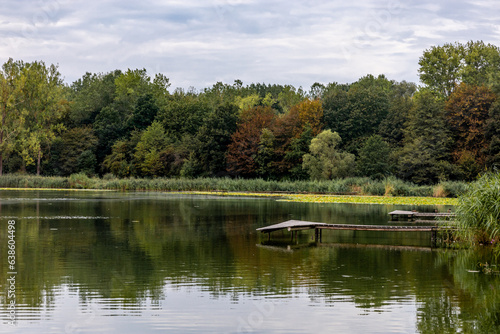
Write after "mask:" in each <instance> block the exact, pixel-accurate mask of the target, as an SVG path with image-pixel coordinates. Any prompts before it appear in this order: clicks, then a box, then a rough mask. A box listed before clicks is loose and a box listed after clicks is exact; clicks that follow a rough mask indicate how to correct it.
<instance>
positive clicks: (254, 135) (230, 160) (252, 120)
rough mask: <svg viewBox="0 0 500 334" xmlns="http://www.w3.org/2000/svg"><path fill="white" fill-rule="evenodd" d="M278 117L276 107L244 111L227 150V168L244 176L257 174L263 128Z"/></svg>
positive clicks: (258, 107) (254, 108) (267, 126)
mask: <svg viewBox="0 0 500 334" xmlns="http://www.w3.org/2000/svg"><path fill="white" fill-rule="evenodd" d="M275 119H276V114H275V112H274V109H272V108H271V107H262V106H257V107H253V108H251V109H248V110H245V111H243V113H242V114H241V116H240V124H239V125H238V130H236V132H235V133H234V134H233V136H232V140H231V144H229V147H228V152H227V164H228V167H227V170H228V171H229V172H230V173H232V174H234V175H240V176H244V177H253V176H255V175H256V171H257V167H258V166H257V163H256V161H255V157H256V156H257V153H258V150H259V142H260V135H261V132H262V129H264V128H269V127H270V126H271V125H272V123H273V122H274V121H275Z"/></svg>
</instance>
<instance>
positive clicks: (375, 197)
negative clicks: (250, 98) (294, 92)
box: [0, 174, 467, 204]
mask: <svg viewBox="0 0 500 334" xmlns="http://www.w3.org/2000/svg"><path fill="white" fill-rule="evenodd" d="M466 187H467V184H466V183H464V182H451V181H446V182H440V183H439V184H437V185H433V186H430V185H415V184H412V183H408V182H403V181H401V180H398V179H396V178H393V177H389V178H386V179H382V180H372V179H370V178H366V177H353V178H345V179H338V180H327V181H273V180H263V179H250V180H247V179H230V178H196V179H188V178H175V179H173V178H154V179H137V178H127V179H118V178H115V177H112V176H105V177H103V178H98V177H87V176H86V175H84V174H75V175H71V176H69V177H45V176H33V175H20V174H14V175H3V176H0V188H15V189H24V188H41V189H94V190H117V191H174V192H179V191H183V192H185V191H189V192H200V191H201V192H218V193H224V192H227V193H233V194H235V193H259V194H261V195H262V196H267V195H269V196H276V195H282V196H285V195H286V197H287V199H289V200H293V201H308V202H325V201H326V202H335V203H339V202H341V203H359V202H363V203H386V204H407V203H409V202H408V201H410V202H412V203H413V201H414V199H407V200H404V201H405V202H404V203H403V202H401V201H403V199H400V197H419V198H420V197H426V198H429V199H427V200H426V201H430V203H429V204H441V201H444V202H445V204H454V203H455V200H453V199H452V200H451V202H450V200H449V198H456V197H457V196H458V195H460V194H461V193H463V192H464V191H465V189H466ZM304 194H305V196H304ZM235 195H236V194H235ZM353 195H355V196H353ZM362 196H371V198H370V199H369V200H368V201H367V200H365V199H360V198H363V197H362ZM431 198H433V199H431ZM434 198H439V199H440V200H437V202H436V200H434ZM441 199H444V200H441ZM346 201H347V202H346ZM426 201H423V200H419V202H421V203H423V204H425V202H426ZM395 202H397V203H395Z"/></svg>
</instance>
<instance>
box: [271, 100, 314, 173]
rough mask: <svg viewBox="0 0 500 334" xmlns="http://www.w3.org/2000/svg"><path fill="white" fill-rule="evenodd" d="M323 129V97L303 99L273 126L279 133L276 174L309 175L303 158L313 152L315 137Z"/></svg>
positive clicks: (277, 138)
mask: <svg viewBox="0 0 500 334" xmlns="http://www.w3.org/2000/svg"><path fill="white" fill-rule="evenodd" d="M322 129H323V107H322V104H321V101H320V100H309V99H306V100H303V101H302V102H300V103H298V104H296V105H295V106H293V107H292V108H291V109H290V112H288V113H287V114H285V115H283V116H281V117H280V118H279V119H278V121H277V122H276V123H275V126H274V128H273V129H272V131H273V133H274V135H275V138H276V140H275V147H276V148H275V156H276V161H275V162H274V163H273V166H274V169H275V174H276V175H278V176H279V177H288V178H291V179H302V178H307V177H308V175H307V172H306V171H304V170H303V169H302V157H303V156H304V154H306V153H308V152H309V144H310V143H311V140H312V138H314V137H315V136H317V135H318V134H319V133H320V132H321V130H322Z"/></svg>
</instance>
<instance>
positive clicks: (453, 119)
mask: <svg viewBox="0 0 500 334" xmlns="http://www.w3.org/2000/svg"><path fill="white" fill-rule="evenodd" d="M495 100H496V96H495V94H494V93H493V92H492V91H491V90H490V89H489V88H487V87H485V86H471V85H467V84H465V83H462V84H460V85H458V86H457V87H456V89H455V90H454V91H453V93H452V94H451V95H450V98H449V99H448V101H447V102H446V107H445V108H446V118H447V120H448V124H449V126H450V128H451V130H452V133H453V134H454V140H455V145H454V149H453V152H452V154H453V157H454V159H455V161H456V162H457V163H458V164H459V165H463V164H470V163H471V162H475V163H476V164H478V165H479V166H483V165H484V162H485V159H486V157H485V154H484V149H485V148H486V147H487V142H486V138H485V130H486V128H485V125H486V121H487V120H488V115H489V110H490V107H491V105H492V104H493V102H494V101H495Z"/></svg>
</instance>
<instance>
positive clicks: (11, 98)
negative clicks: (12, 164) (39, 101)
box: [0, 58, 26, 175]
mask: <svg viewBox="0 0 500 334" xmlns="http://www.w3.org/2000/svg"><path fill="white" fill-rule="evenodd" d="M23 66H24V64H23V63H22V62H19V61H17V62H15V61H14V60H13V59H12V58H10V59H9V60H8V61H7V62H6V63H5V64H3V65H2V68H1V70H0V118H1V120H0V175H2V174H3V160H4V158H7V157H8V156H9V154H10V153H11V152H12V151H13V150H14V148H15V143H16V138H17V136H18V135H19V133H20V131H21V129H22V127H23V126H24V120H25V117H26V111H25V109H24V108H22V107H21V102H22V100H21V96H20V92H21V91H22V89H23V84H24V83H23V80H21V73H20V71H21V69H22V67H23Z"/></svg>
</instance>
